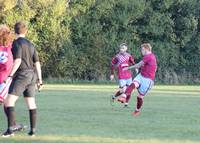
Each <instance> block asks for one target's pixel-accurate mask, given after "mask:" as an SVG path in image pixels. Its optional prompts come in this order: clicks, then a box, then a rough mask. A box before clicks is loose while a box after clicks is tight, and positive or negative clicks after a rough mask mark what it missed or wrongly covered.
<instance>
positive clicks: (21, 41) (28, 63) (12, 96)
mask: <svg viewBox="0 0 200 143" xmlns="http://www.w3.org/2000/svg"><path fill="white" fill-rule="evenodd" d="M14 30H15V33H16V35H17V39H16V40H14V42H13V45H12V53H13V58H14V64H13V68H12V71H11V73H10V75H9V77H8V78H12V79H13V81H12V83H11V86H10V88H9V95H8V97H7V98H6V100H5V106H6V110H7V113H8V117H7V122H8V129H7V130H6V132H5V133H3V135H2V137H10V136H13V135H14V131H13V125H14V121H15V103H16V101H17V100H18V98H19V96H21V95H23V96H24V99H25V102H26V105H27V107H28V109H29V117H30V132H29V133H28V135H29V136H35V131H36V118H37V106H36V102H35V85H36V84H37V86H38V88H39V89H40V88H41V86H42V75H41V66H40V62H39V58H38V54H37V51H36V49H35V47H34V45H33V44H32V43H31V42H30V41H29V40H28V39H26V38H25V35H26V33H27V27H26V25H25V24H24V23H23V22H17V23H16V24H15V26H14Z"/></svg>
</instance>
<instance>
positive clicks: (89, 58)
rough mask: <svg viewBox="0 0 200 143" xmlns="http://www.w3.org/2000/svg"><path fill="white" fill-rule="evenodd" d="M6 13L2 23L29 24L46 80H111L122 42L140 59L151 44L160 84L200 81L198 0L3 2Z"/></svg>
mask: <svg viewBox="0 0 200 143" xmlns="http://www.w3.org/2000/svg"><path fill="white" fill-rule="evenodd" d="M0 11H1V14H0V23H4V24H7V25H9V26H10V27H13V25H14V24H15V22H17V21H19V20H23V21H25V22H26V23H27V25H28V28H29V31H28V38H29V39H30V40H31V41H33V42H34V44H35V46H36V48H37V50H38V51H39V55H40V58H41V63H42V68H43V74H44V77H46V78H57V79H65V80H67V81H76V80H77V81H80V80H86V81H106V80H108V78H109V74H110V61H111V58H112V56H114V55H115V54H116V53H117V52H118V50H119V44H120V43H122V42H126V43H127V44H128V47H129V52H130V53H131V54H132V55H134V57H135V59H136V62H138V61H140V60H141V55H140V52H139V47H140V45H141V44H142V43H143V42H150V43H151V44H152V46H153V52H154V53H155V54H156V55H157V60H158V71H157V76H156V81H157V82H160V83H166V84H167V83H168V84H183V83H192V84H194V83H196V84H197V83H200V72H199V71H200V56H199V55H200V46H199V45H200V2H199V1H198V0H176V1H174V0H3V1H1V2H0Z"/></svg>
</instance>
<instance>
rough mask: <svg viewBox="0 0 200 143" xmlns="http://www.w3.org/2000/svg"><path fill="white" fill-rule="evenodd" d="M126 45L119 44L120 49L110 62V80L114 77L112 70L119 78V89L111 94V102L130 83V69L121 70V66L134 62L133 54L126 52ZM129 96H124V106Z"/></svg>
mask: <svg viewBox="0 0 200 143" xmlns="http://www.w3.org/2000/svg"><path fill="white" fill-rule="evenodd" d="M127 49H128V47H127V45H126V44H125V43H122V44H121V45H120V51H119V53H118V54H117V55H115V56H114V57H113V59H112V62H111V75H110V80H113V79H114V70H117V74H118V79H119V90H118V91H117V92H116V93H115V95H113V96H112V97H111V98H112V102H114V100H115V99H116V98H117V97H118V96H120V95H121V94H122V93H124V92H125V90H126V87H127V86H128V85H130V84H131V83H132V74H131V71H130V70H127V71H123V68H125V67H129V66H130V65H133V64H135V62H134V58H133V56H131V55H130V54H129V53H128V52H127ZM129 100H130V96H127V97H126V101H125V107H127V106H128V102H129Z"/></svg>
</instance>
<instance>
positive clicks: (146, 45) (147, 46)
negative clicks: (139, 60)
mask: <svg viewBox="0 0 200 143" xmlns="http://www.w3.org/2000/svg"><path fill="white" fill-rule="evenodd" d="M142 47H144V48H145V49H148V50H149V51H151V50H152V47H151V44H150V43H144V44H142V45H141V48H142Z"/></svg>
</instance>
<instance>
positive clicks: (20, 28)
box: [14, 21, 27, 35]
mask: <svg viewBox="0 0 200 143" xmlns="http://www.w3.org/2000/svg"><path fill="white" fill-rule="evenodd" d="M14 29H15V33H16V34H18V35H20V34H26V32H27V27H26V24H25V23H24V22H21V21H20V22H17V23H16V24H15V26H14Z"/></svg>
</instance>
